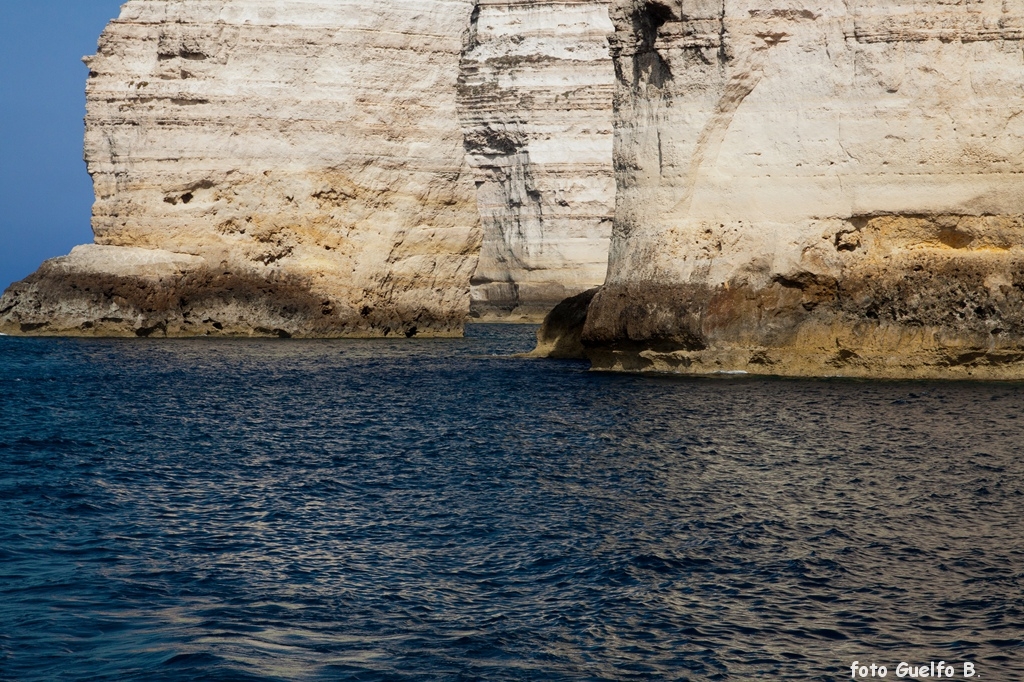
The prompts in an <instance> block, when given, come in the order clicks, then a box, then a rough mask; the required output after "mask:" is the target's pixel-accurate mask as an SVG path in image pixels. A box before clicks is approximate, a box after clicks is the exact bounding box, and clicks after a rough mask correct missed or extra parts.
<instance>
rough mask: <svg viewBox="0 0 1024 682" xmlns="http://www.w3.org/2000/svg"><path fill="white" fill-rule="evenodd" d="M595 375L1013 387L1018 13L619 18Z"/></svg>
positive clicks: (663, 5)
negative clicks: (611, 184) (607, 244)
mask: <svg viewBox="0 0 1024 682" xmlns="http://www.w3.org/2000/svg"><path fill="white" fill-rule="evenodd" d="M613 19H614V21H615V24H616V29H617V33H616V36H615V39H614V41H613V53H614V54H615V59H616V68H617V73H618V75H619V85H618V94H617V119H616V126H617V140H616V142H617V146H616V158H615V162H616V170H617V172H618V179H619V182H618V191H619V197H618V210H617V215H616V222H615V230H614V235H613V240H612V248H611V257H610V267H609V277H608V282H607V285H606V286H605V287H604V289H603V290H602V291H601V292H600V293H599V294H598V295H597V297H596V299H595V301H594V303H593V305H592V306H591V309H590V314H589V317H588V321H587V330H586V333H585V334H584V341H585V342H586V343H589V344H591V345H592V346H593V347H595V348H600V349H603V350H601V351H600V352H596V353H595V355H594V357H595V359H596V361H597V364H598V365H599V366H606V367H621V366H631V367H635V368H654V369H674V370H677V371H717V370H722V369H725V370H737V369H742V370H746V371H758V372H770V373H792V374H829V373H836V374H861V375H886V376H897V375H900V376H907V375H909V376H948V375H950V373H956V372H959V373H962V374H974V375H978V376H980V375H985V374H987V375H992V376H1001V375H1004V374H1007V373H1009V374H1013V373H1017V374H1020V373H1022V366H1021V364H1020V363H1021V361H1022V360H1024V354H1022V353H1021V351H1022V350H1024V313H1022V311H1024V299H1022V290H1024V268H1022V262H1024V172H1022V171H1024V116H1022V115H1021V114H1022V113H1024V68H1022V58H1021V55H1022V53H1024V42H1022V39H1024V2H1021V1H1020V0H1005V1H1004V0H972V1H971V2H945V1H942V0H884V1H883V0H853V1H850V0H757V1H754V0H682V1H681V2H671V3H670V2H660V1H654V0H648V1H645V2H636V1H634V0H617V1H616V2H615V3H614V6H613Z"/></svg>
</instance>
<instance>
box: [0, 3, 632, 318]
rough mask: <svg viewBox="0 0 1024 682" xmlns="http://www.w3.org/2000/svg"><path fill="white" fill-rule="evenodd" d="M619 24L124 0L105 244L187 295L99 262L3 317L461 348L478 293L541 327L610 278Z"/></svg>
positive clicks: (98, 214)
mask: <svg viewBox="0 0 1024 682" xmlns="http://www.w3.org/2000/svg"><path fill="white" fill-rule="evenodd" d="M611 30H612V27H611V23H610V20H609V18H608V13H607V5H606V3H605V2H598V1H587V2H571V1H570V2H540V1H538V2H531V1H526V2H511V3H510V2H504V3H499V2H493V1H491V0H483V1H482V2H479V3H478V2H474V0H379V1H377V2H370V1H369V0H332V1H330V2H326V1H324V0H184V1H183V0H173V1H172V0H131V1H130V2H128V3H126V4H125V5H124V7H123V8H122V11H121V16H120V17H119V18H118V19H117V20H115V21H114V22H112V23H111V24H110V26H108V28H107V29H106V31H105V32H104V34H103V36H102V38H101V39H100V45H99V52H98V54H97V55H95V56H93V57H90V58H88V59H87V60H86V61H87V63H88V65H89V68H90V72H91V73H90V78H89V84H88V88H87V95H88V115H87V119H86V124H87V130H86V144H85V154H86V160H87V162H88V165H89V171H90V173H91V174H92V176H93V180H94V185H95V190H96V203H95V206H94V209H93V230H94V233H95V241H96V244H97V245H101V246H110V247H131V248H134V249H149V250H153V251H154V252H158V253H161V254H163V253H164V252H169V253H177V254H189V255H193V256H196V257H201V259H202V260H201V261H195V262H193V266H194V268H196V270H195V271H188V272H189V273H191V274H190V275H189V277H191V280H190V279H189V277H185V275H182V274H181V273H179V275H180V276H179V277H178V279H174V278H170V279H165V280H164V281H163V283H162V286H164V287H169V289H170V290H174V289H175V288H176V287H179V286H181V287H184V288H185V289H188V291H189V292H191V293H190V294H189V296H188V297H183V296H180V295H178V296H174V295H171V296H169V297H167V298H166V299H165V298H164V297H162V296H157V297H156V298H158V299H159V300H160V302H159V305H157V304H156V303H154V294H153V291H152V283H151V282H141V281H140V282H134V280H133V279H132V278H137V277H142V276H143V275H142V274H140V271H138V270H133V271H132V273H128V274H126V273H125V272H124V271H123V268H121V267H120V265H119V264H120V263H121V262H122V261H124V260H125V256H123V255H121V254H117V253H113V252H106V251H105V252H102V254H101V255H96V254H99V253H100V252H95V253H94V254H93V255H94V256H95V258H94V259H93V260H94V261H95V259H96V258H99V259H100V260H103V261H104V262H106V263H107V264H108V265H109V267H110V270H109V271H107V272H103V271H102V268H100V269H97V268H95V267H94V268H91V269H87V270H82V271H81V272H80V273H77V274H76V272H74V271H72V270H69V268H73V267H77V266H78V265H81V264H82V263H83V261H82V259H81V258H80V257H79V256H74V257H69V258H65V259H62V260H60V262H59V263H53V264H51V265H52V267H51V265H48V266H46V267H44V268H43V269H41V270H40V272H39V273H37V274H36V275H34V276H33V277H30V278H29V279H28V280H26V281H25V282H22V283H19V284H17V285H15V286H14V287H12V289H11V290H10V291H9V292H8V293H7V295H6V297H5V298H4V300H3V303H0V325H2V326H3V327H4V328H5V329H8V330H14V331H15V332H20V333H34V334H74V333H88V334H132V333H141V332H146V333H149V332H148V331H146V330H152V329H156V330H157V332H158V333H161V334H168V335H193V334H263V333H266V330H267V329H270V331H271V333H274V334H278V335H298V336H337V335H342V336H352V335H356V336H360V335H388V334H393V333H403V334H408V335H414V334H429V335H450V334H458V333H461V329H462V324H463V321H464V319H465V317H466V316H467V313H468V307H469V289H470V281H471V279H473V282H474V283H475V284H476V286H475V289H474V297H475V298H476V300H477V301H478V303H479V304H480V307H481V309H482V310H483V311H484V312H483V315H484V316H485V317H486V316H488V315H490V314H492V313H497V314H499V315H508V314H509V313H511V312H512V311H513V309H514V311H515V313H516V315H518V316H525V317H530V316H536V315H538V314H540V315H542V314H543V313H544V312H545V311H546V310H547V309H549V308H550V307H552V306H553V305H554V304H555V303H557V302H558V301H559V300H561V299H562V298H564V297H565V296H567V295H569V294H573V293H576V292H578V291H581V290H583V289H586V288H588V287H591V286H594V285H595V284H599V283H600V282H601V281H603V279H604V274H605V270H606V265H607V249H608V238H609V235H610V231H611V214H612V211H613V204H614V181H613V177H612V166H611V146H612V123H611V97H612V92H613V87H614V79H613V76H612V65H611V58H610V55H609V53H608V45H607V37H608V35H609V34H610V33H611ZM467 152H468V154H467ZM470 164H471V167H470ZM474 182H475V183H476V184H475V185H474ZM478 212H479V214H482V215H483V221H482V222H483V225H484V227H485V229H484V230H481V228H480V224H481V220H480V215H479V214H478ZM482 242H483V249H482V258H481V243H482ZM154 258H156V259H157V260H159V259H160V258H163V256H159V257H154ZM478 261H479V262H480V265H479V267H477V263H478ZM96 262H98V261H96ZM140 262H141V261H140ZM154 267H155V266H154ZM474 272H475V273H476V274H475V278H474ZM44 273H50V275H49V276H50V277H56V276H57V273H63V274H61V275H60V277H59V278H58V279H46V277H45V276H44ZM79 276H80V277H79ZM76 277H79V278H80V279H82V281H81V282H73V280H75V278H76ZM182 277H185V279H182ZM97 278H99V279H97ZM232 278H234V279H237V281H236V282H234V283H231V282H230V281H229V280H230V279H232ZM186 280H187V281H186ZM214 280H216V281H217V282H218V284H217V286H218V287H219V290H220V291H221V294H220V295H219V297H218V298H217V300H218V301H220V303H216V304H214V303H210V306H206V307H203V308H202V310H201V311H199V310H194V309H192V308H191V307H189V305H188V303H187V301H186V303H185V304H182V305H177V304H175V303H174V301H175V299H176V298H177V299H183V298H185V299H187V298H189V297H192V296H194V295H196V292H197V290H195V287H196V286H199V284H200V282H203V281H205V282H208V283H209V282H213V281H214ZM190 282H191V283H190ZM136 284H137V285H138V286H135V285H136ZM86 289H88V290H89V291H90V292H92V293H91V294H90V297H87V299H83V300H81V301H78V302H77V303H74V304H73V305H72V306H71V307H72V308H74V310H75V311H76V313H75V315H74V316H73V318H74V319H64V317H62V316H65V313H66V312H67V311H68V310H69V308H68V305H69V304H70V302H71V301H72V299H76V297H79V298H80V297H81V292H82V291H84V290H86ZM115 290H116V292H115ZM143 291H145V292H147V293H145V294H143ZM131 292H134V293H131ZM179 293H180V292H179ZM115 299H116V300H115ZM161 305H169V306H171V307H170V309H167V310H164V309H161V308H160V307H159V306H161ZM218 305H222V307H223V310H221V311H220V312H218V308H217V306H218ZM90 306H93V307H95V308H96V310H97V311H99V310H102V311H103V313H102V314H99V313H97V315H96V316H95V317H96V318H97V319H95V320H89V319H88V318H89V315H88V313H87V311H88V309H89V307H90ZM211 306H212V307H211ZM247 308H248V309H252V310H255V311H262V312H252V313H251V314H249V313H244V311H245V310H246V309H247ZM112 309H113V310H114V311H115V314H111V310H112ZM62 311H63V312H62ZM118 311H120V312H118ZM240 311H243V312H240ZM267 311H276V312H273V313H272V314H271V313H267ZM200 312H201V317H202V319H197V315H199V314H200ZM261 315H269V317H270V318H272V319H273V325H270V324H269V322H267V320H263V319H262V318H261ZM112 320H116V321H112ZM140 320H141V321H140ZM261 320H262V321H261ZM83 325H85V326H83Z"/></svg>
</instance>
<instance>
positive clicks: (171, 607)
mask: <svg viewBox="0 0 1024 682" xmlns="http://www.w3.org/2000/svg"><path fill="white" fill-rule="evenodd" d="M533 331H534V328H532V327H516V326H482V325H480V326H471V327H469V329H468V332H467V334H468V336H467V338H465V339H457V340H405V339H402V340H400V341H398V340H396V341H387V340H384V341H284V340H273V341H271V340H230V341H227V340H216V341H215V340H175V341H157V340H130V341H129V340H51V339H14V338H0V680H3V682H13V681H19V682H22V681H24V682H28V681H33V682H35V681H40V682H41V681H51V680H70V681H82V682H84V681H86V680H88V681H100V680H111V681H118V682H122V681H129V680H145V681H147V682H158V681H161V682H162V681H168V682H171V681H175V682H176V681H179V680H180V681H184V680H197V681H198V680H202V681H204V682H205V681H215V680H232V681H246V680H289V681H291V680H295V681H302V680H331V681H334V680H363V681H376V680H381V681H383V680H452V681H456V680H458V681H462V680H842V679H850V678H851V671H850V665H851V664H852V663H853V661H855V660H856V661H859V662H861V664H864V665H870V664H871V663H875V664H876V665H885V666H887V669H888V679H897V678H896V670H895V668H896V665H897V664H899V663H900V662H901V661H906V662H910V663H914V664H915V665H918V664H921V663H925V664H928V663H929V662H931V661H934V662H938V661H940V660H943V661H946V662H947V663H950V662H954V663H956V665H957V668H956V677H957V678H958V679H963V675H962V665H963V662H970V663H973V664H974V665H975V666H976V669H977V671H978V674H977V675H976V676H975V678H974V679H980V680H985V682H1011V681H1016V680H1024V456H1022V440H1024V419H1022V417H1021V413H1022V408H1024V384H1010V383H1006V384H999V383H937V382H931V383H928V382H918V383H913V382H911V383H907V382H866V381H845V380H829V381H803V380H800V381H797V380H780V379H755V378H744V377H728V378H703V379H700V378H680V377H658V376H638V375H624V374H619V375H616V374H603V373H594V372H588V371H587V367H586V365H585V364H583V363H576V362H555V361H536V360H525V359H516V358H513V357H511V354H512V353H515V352H519V351H524V350H528V349H529V348H530V347H531V346H532V335H533Z"/></svg>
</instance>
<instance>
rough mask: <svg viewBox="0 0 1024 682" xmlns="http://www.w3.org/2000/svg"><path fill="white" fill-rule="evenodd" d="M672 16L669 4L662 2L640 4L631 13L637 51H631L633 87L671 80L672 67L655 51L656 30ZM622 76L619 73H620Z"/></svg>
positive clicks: (661, 83)
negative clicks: (632, 52)
mask: <svg viewBox="0 0 1024 682" xmlns="http://www.w3.org/2000/svg"><path fill="white" fill-rule="evenodd" d="M672 18H673V12H672V9H671V8H670V7H668V6H667V5H664V4H662V3H661V2H647V3H644V4H642V5H639V6H638V7H637V8H636V9H635V10H634V11H633V13H632V15H631V16H630V20H631V21H632V24H633V35H634V36H635V38H636V52H635V53H634V54H633V76H632V78H633V83H632V85H633V87H639V86H641V85H653V86H655V87H657V88H662V87H664V86H665V83H667V82H668V81H670V80H672V69H671V67H670V66H669V64H668V62H666V61H665V59H664V58H663V57H662V56H661V55H660V54H659V53H658V50H657V48H656V47H655V44H656V43H657V41H658V30H659V29H660V28H661V27H662V26H664V25H665V24H666V23H667V22H668V21H669V20H671V19H672ZM620 78H621V74H620Z"/></svg>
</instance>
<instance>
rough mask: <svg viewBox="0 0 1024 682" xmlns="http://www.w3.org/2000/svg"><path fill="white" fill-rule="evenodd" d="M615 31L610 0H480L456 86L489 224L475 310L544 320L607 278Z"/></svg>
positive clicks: (612, 193)
mask: <svg viewBox="0 0 1024 682" xmlns="http://www.w3.org/2000/svg"><path fill="white" fill-rule="evenodd" d="M611 32H612V25H611V21H610V20H609V16H608V6H607V2H592V1H591V2H578V1H577V2H547V1H542V0H541V1H535V0H519V1H517V2H508V1H507V0H506V1H504V2H499V1H496V0H481V1H480V2H479V5H478V8H477V11H476V12H475V13H474V15H473V20H472V25H471V28H470V37H469V42H468V46H467V51H466V54H465V57H464V59H463V61H462V75H461V79H460V83H459V104H460V113H461V116H462V121H463V126H464V130H465V147H466V152H467V154H468V157H469V163H470V165H471V166H472V168H473V171H474V179H475V181H476V187H477V200H478V203H479V207H480V214H481V224H482V226H483V231H484V237H483V248H482V251H481V255H480V263H479V265H478V267H477V270H476V273H475V275H474V277H473V290H472V291H473V294H472V295H473V311H474V315H475V316H478V317H481V318H495V317H497V318H502V317H504V318H513V319H514V318H521V317H528V318H531V317H532V318H538V319H539V318H542V317H543V316H544V314H545V313H546V312H547V311H548V310H550V309H551V308H553V307H554V306H555V304H557V303H558V302H559V301H561V300H562V299H564V298H566V297H567V296H571V295H573V294H577V293H579V292H581V291H584V290H586V289H588V288H591V287H594V286H597V285H599V284H601V283H602V282H603V281H604V277H605V272H606V270H607V263H608V240H609V237H610V235H611V224H612V215H613V213H614V210H615V179H614V175H613V170H612V139H613V134H612V97H613V93H614V87H615V77H614V72H613V68H612V62H611V57H610V55H609V52H608V37H609V35H610V34H611Z"/></svg>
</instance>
